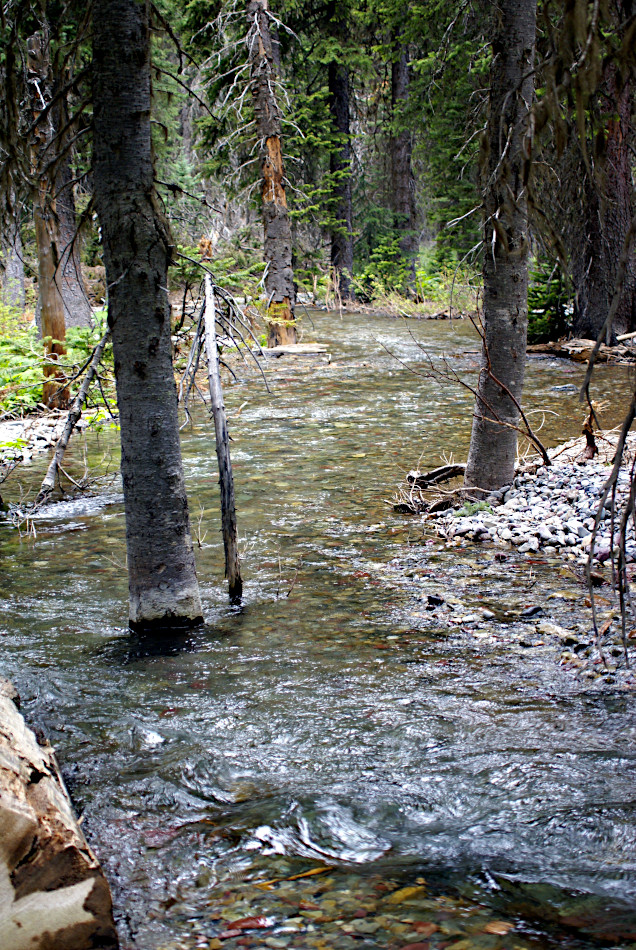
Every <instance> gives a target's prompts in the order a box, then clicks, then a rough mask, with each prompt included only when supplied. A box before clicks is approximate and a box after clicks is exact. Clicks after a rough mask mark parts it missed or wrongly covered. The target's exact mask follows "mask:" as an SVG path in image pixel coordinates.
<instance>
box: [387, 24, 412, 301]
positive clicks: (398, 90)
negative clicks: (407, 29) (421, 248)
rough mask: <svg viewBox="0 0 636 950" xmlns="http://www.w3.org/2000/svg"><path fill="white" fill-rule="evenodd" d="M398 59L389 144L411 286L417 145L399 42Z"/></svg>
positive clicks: (398, 225)
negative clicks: (409, 122)
mask: <svg viewBox="0 0 636 950" xmlns="http://www.w3.org/2000/svg"><path fill="white" fill-rule="evenodd" d="M395 57H396V58H395V59H394V60H393V62H392V63H391V114H392V121H393V131H392V135H391V139H390V143H389V151H390V158H391V198H392V205H393V226H394V228H395V230H396V231H397V232H398V234H399V235H400V253H401V256H402V259H403V261H404V262H405V265H406V273H407V283H408V285H409V286H413V285H414V284H415V255H416V253H417V235H416V232H415V191H414V186H415V182H414V178H413V171H412V169H411V155H412V152H413V142H412V138H411V133H410V132H409V130H408V129H405V128H404V126H403V123H404V111H405V108H406V106H407V104H408V98H409V56H408V49H407V48H406V46H404V45H403V44H402V43H400V42H399V41H398V43H397V45H396V54H395Z"/></svg>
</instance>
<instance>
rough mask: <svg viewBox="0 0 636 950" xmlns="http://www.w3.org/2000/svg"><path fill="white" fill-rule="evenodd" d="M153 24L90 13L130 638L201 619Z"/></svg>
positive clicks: (129, 5) (106, 9)
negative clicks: (154, 112)
mask: <svg viewBox="0 0 636 950" xmlns="http://www.w3.org/2000/svg"><path fill="white" fill-rule="evenodd" d="M149 15H150V2H149V0H141V2H140V0H94V4H93V108H94V187H95V203H96V207H97V212H98V215H99V220H100V225H101V229H102V240H103V247H104V262H105V265H106V278H107V283H108V322H109V326H110V327H111V330H112V338H113V352H114V359H115V375H116V381H117V403H118V407H119V414H120V425H121V447H122V460H121V470H122V478H123V485H124V503H125V510H126V544H127V550H128V578H129V591H130V624H131V626H132V627H134V628H137V629H154V628H162V627H166V626H192V625H194V624H197V623H199V622H200V621H201V619H202V616H201V601H200V598H199V588H198V584H197V578H196V573H195V565H194V554H193V549H192V541H191V537H190V526H189V519H188V503H187V498H186V492H185V485H184V478H183V467H182V463H181V449H180V444H179V423H178V416H177V394H176V387H175V381H174V373H173V368H172V351H171V340H170V305H169V302H168V295H167V289H166V288H167V270H168V263H169V260H170V255H171V244H172V242H171V237H170V233H169V230H168V225H167V222H166V221H165V219H164V218H163V216H162V214H161V212H160V210H159V205H158V201H157V196H156V193H155V188H154V169H153V160H152V149H151V135H150V101H151V84H150V23H149Z"/></svg>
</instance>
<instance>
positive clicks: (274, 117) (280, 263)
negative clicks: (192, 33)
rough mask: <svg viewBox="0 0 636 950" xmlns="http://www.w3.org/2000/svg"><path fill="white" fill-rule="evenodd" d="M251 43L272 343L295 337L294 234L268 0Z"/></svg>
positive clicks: (252, 5) (251, 18)
mask: <svg viewBox="0 0 636 950" xmlns="http://www.w3.org/2000/svg"><path fill="white" fill-rule="evenodd" d="M247 18H248V25H249V29H248V34H247V48H248V51H249V60H250V80H251V83H252V98H253V101H254V115H255V119H256V128H257V134H258V138H259V141H260V143H261V172H262V176H263V188H262V198H263V232H264V234H263V238H264V258H265V264H266V266H267V272H266V276H265V290H266V293H267V319H268V334H267V336H268V339H267V343H268V346H281V345H286V344H289V343H295V342H296V340H297V335H296V322H295V316H294V308H295V303H296V294H295V290H294V270H293V266H292V239H291V227H290V223H289V212H288V210H287V196H286V194H285V169H284V166H283V153H282V144H281V114H280V109H279V108H278V102H277V101H276V92H275V89H276V81H277V76H276V68H275V61H274V50H273V46H272V36H271V31H270V25H269V15H268V4H267V0H248V3H247Z"/></svg>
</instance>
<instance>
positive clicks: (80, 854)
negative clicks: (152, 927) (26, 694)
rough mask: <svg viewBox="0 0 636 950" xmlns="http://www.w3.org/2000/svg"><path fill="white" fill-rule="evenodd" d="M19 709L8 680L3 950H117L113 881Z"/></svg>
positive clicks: (2, 761)
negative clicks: (80, 826) (105, 870)
mask: <svg viewBox="0 0 636 950" xmlns="http://www.w3.org/2000/svg"><path fill="white" fill-rule="evenodd" d="M18 703H19V700H18V697H17V693H16V692H15V690H13V688H12V687H11V685H10V684H9V683H8V682H7V681H6V680H0V946H1V947H2V948H3V950H53V948H59V950H62V948H64V950H90V948H91V947H94V948H98V947H100V948H102V950H116V948H117V947H118V946H119V943H118V940H117V933H116V931H115V925H114V922H113V916H112V903H111V897H110V890H109V888H108V883H107V881H106V879H105V877H104V874H103V872H102V870H101V868H100V866H99V863H98V861H97V859H96V857H95V855H94V854H93V852H92V851H91V849H90V848H89V847H88V844H87V843H86V840H85V838H84V836H83V834H82V832H81V831H80V829H79V826H78V823H77V819H76V817H75V815H74V813H73V808H72V805H71V802H70V800H69V797H68V793H67V791H66V788H65V787H64V783H63V781H62V778H61V776H60V773H59V769H58V767H57V762H56V761H55V754H54V752H53V749H52V748H51V746H50V745H49V744H48V743H46V742H44V743H41V744H38V742H37V741H36V738H35V736H34V734H33V733H32V732H31V730H30V729H28V728H27V727H26V725H25V722H24V719H23V718H22V716H21V715H20V713H19V712H18Z"/></svg>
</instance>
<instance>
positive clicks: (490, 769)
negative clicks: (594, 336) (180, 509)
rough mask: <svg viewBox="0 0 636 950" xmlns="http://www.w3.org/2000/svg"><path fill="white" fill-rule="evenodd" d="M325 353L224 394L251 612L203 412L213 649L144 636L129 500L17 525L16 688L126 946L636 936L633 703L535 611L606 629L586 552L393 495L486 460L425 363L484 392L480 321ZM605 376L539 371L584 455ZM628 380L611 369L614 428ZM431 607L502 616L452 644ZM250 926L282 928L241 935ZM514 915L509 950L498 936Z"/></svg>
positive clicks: (205, 577) (556, 434)
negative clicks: (569, 658) (237, 578)
mask: <svg viewBox="0 0 636 950" xmlns="http://www.w3.org/2000/svg"><path fill="white" fill-rule="evenodd" d="M306 333H307V336H308V337H311V338H313V339H318V340H320V341H322V342H326V343H328V345H329V348H330V353H331V362H330V363H327V362H326V361H325V360H322V359H321V358H319V357H314V358H305V359H303V360H296V359H294V358H282V359H280V360H278V361H272V363H271V364H270V366H271V369H270V377H271V385H272V389H273V394H272V395H269V394H268V393H267V392H266V390H265V389H264V387H263V386H262V385H261V384H260V383H259V382H258V380H257V379H256V377H254V376H252V377H250V379H249V381H248V382H246V383H244V384H239V385H233V386H230V387H229V388H228V390H227V393H226V402H227V405H228V411H229V416H230V423H231V432H232V436H233V439H234V441H233V445H232V453H233V463H234V469H235V481H236V488H237V508H238V518H239V529H240V532H241V537H242V551H243V561H242V563H243V572H244V579H245V582H246V588H245V607H244V609H243V610H242V611H240V612H237V611H234V610H231V609H230V608H228V607H227V606H226V593H225V587H224V582H223V576H222V575H223V566H222V547H221V542H220V534H219V516H218V513H217V506H218V489H217V487H216V478H217V476H216V461H215V452H214V441H213V436H212V434H211V431H212V430H211V427H210V424H209V423H208V421H207V419H206V415H205V413H204V411H203V410H201V411H199V412H198V413H195V424H194V426H193V427H192V428H190V429H187V430H185V431H184V440H183V448H184V460H185V467H186V476H187V480H188V491H189V497H190V509H191V517H192V522H193V531H194V533H195V535H196V536H197V538H198V543H197V558H198V573H199V579H200V583H201V591H202V597H203V603H204V612H205V616H206V620H207V626H206V627H204V628H202V629H200V630H197V631H195V632H194V633H192V634H191V635H188V636H187V637H183V639H182V640H180V641H179V642H176V641H175V642H173V643H172V644H171V645H170V648H168V646H166V645H164V648H163V649H154V648H151V647H152V645H150V644H148V643H146V642H144V641H143V640H140V639H139V638H135V637H133V636H131V634H130V633H129V631H128V629H127V623H126V621H127V609H126V598H127V589H126V575H125V548H124V519H123V510H122V504H121V496H120V495H119V494H117V486H116V485H115V487H114V488H111V489H108V490H105V491H104V492H103V493H102V494H97V495H96V496H94V497H92V498H87V499H81V498H80V499H78V500H75V501H69V502H62V503H59V504H56V505H53V506H51V507H49V508H48V509H46V511H44V512H43V513H42V514H41V515H40V516H38V518H37V519H36V521H35V523H34V527H35V531H36V537H34V536H33V534H32V533H24V532H23V534H22V537H19V536H18V534H17V532H16V531H15V529H13V528H11V527H9V526H8V525H4V526H3V527H2V529H1V531H0V545H1V558H2V561H1V563H2V583H1V587H2V601H1V603H0V611H1V614H0V636H1V637H2V640H1V643H2V648H3V649H2V660H3V667H4V672H5V673H6V674H7V675H8V676H10V677H11V678H12V679H13V680H14V681H15V683H16V685H17V686H18V689H19V691H20V693H21V695H22V698H23V708H25V710H26V713H27V715H28V716H29V717H30V718H31V720H32V721H37V722H38V724H40V725H41V726H43V727H44V728H45V730H46V731H47V732H48V734H49V736H50V738H51V740H52V741H53V743H54V744H55V746H56V748H57V751H58V757H59V759H60V761H61V763H62V765H63V770H64V774H65V776H66V778H67V780H68V783H69V786H70V788H71V791H72V794H73V797H74V799H75V802H76V804H77V805H78V807H79V808H80V809H81V810H82V812H83V813H84V815H85V825H84V827H85V828H86V831H87V834H88V836H89V839H90V841H91V843H92V844H93V846H94V848H95V849H96V851H97V853H98V855H99V856H100V858H101V860H102V862H103V865H104V868H105V870H106V872H107V874H108V875H109V877H110V879H111V881H112V883H113V889H114V894H115V901H116V909H117V915H118V921H119V925H120V931H121V934H122V941H123V944H124V946H126V947H131V948H132V947H134V948H136V950H154V948H159V947H172V946H174V947H177V946H179V947H181V946H183V947H195V946H197V947H199V946H200V947H207V946H210V947H214V946H221V945H223V946H227V947H228V948H234V947H236V946H239V945H240V946H255V947H256V946H258V947H261V946H269V947H276V946H279V947H284V946H287V945H288V944H289V945H293V946H297V947H310V946H311V947H313V946H317V947H321V946H322V947H332V946H333V947H339V948H340V947H341V948H346V947H350V946H364V947H367V946H368V947H376V946H377V947H396V948H398V947H401V946H403V945H405V944H408V943H409V940H410V942H413V940H411V938H409V937H408V934H409V933H410V932H411V931H412V930H413V927H414V926H415V924H414V923H413V921H414V920H421V919H423V918H424V917H426V916H427V915H428V918H427V919H428V920H429V921H434V922H436V923H434V927H435V930H436V932H435V933H434V935H433V936H432V937H431V938H430V939H431V947H437V946H440V947H444V946H450V945H452V946H456V947H457V950H465V948H469V947H473V946H475V947H477V946H483V947H490V948H497V947H502V948H505V947H527V946H540V947H555V946H572V947H591V946H597V945H599V943H600V944H603V943H605V944H608V943H609V944H611V945H615V946H632V943H631V942H630V941H634V940H636V914H634V913H633V909H634V907H635V906H636V815H635V809H634V806H635V802H636V799H635V798H634V772H635V769H634V766H635V761H634V742H633V740H634V732H635V723H636V720H635V718H634V696H633V693H632V692H629V691H626V690H618V689H616V690H612V689H611V688H608V687H607V686H601V685H599V683H598V682H596V681H590V682H589V684H587V685H586V684H582V682H581V681H580V680H579V679H576V678H575V677H573V676H572V674H571V673H569V672H568V671H566V670H564V669H563V668H562V667H561V666H560V665H559V663H558V655H557V654H555V653H554V650H553V648H552V647H551V646H550V645H549V644H545V643H543V642H542V641H541V640H540V639H539V640H537V639H536V635H535V631H534V628H533V627H531V625H529V624H528V623H522V622H521V621H520V620H519V619H518V615H519V611H520V610H521V609H523V608H524V607H527V606H528V605H532V604H539V605H544V606H546V605H549V606H548V607H546V610H548V612H549V614H550V616H551V617H552V618H553V619H556V620H558V621H559V622H565V623H566V625H567V622H568V620H570V621H572V618H575V619H576V621H577V622H578V623H579V625H582V626H583V627H584V626H585V625H586V624H588V625H589V614H588V611H587V608H586V607H585V603H584V602H585V598H586V591H585V590H584V588H583V587H582V585H580V584H579V583H578V582H577V581H576V580H575V578H574V577H573V575H572V574H571V572H570V573H568V572H564V571H562V570H560V569H559V565H558V563H557V562H553V563H546V562H545V561H539V562H537V561H536V559H535V561H534V562H532V561H531V560H528V559H526V558H524V557H523V556H518V555H515V554H510V555H509V556H507V559H506V562H505V564H502V562H501V560H500V559H497V557H496V554H497V552H496V550H495V549H494V548H492V547H490V546H484V547H483V548H475V547H473V548H471V547H470V546H468V547H466V548H465V549H459V548H454V549H452V550H446V549H444V548H443V547H442V545H441V544H440V543H439V542H437V541H436V540H434V539H433V538H432V537H431V535H430V532H428V531H427V529H426V527H425V526H424V525H423V523H422V522H421V521H420V520H419V519H413V518H408V517H405V516H401V515H395V514H393V512H392V510H391V507H390V505H389V504H388V503H387V502H390V501H391V498H392V495H393V492H394V490H395V488H396V487H397V485H398V484H399V482H400V480H401V478H402V477H403V474H404V473H405V472H406V471H408V469H409V468H412V467H416V466H418V464H419V467H421V468H426V467H427V466H428V467H432V466H433V465H435V464H437V463H438V461H439V458H440V455H441V454H442V453H445V454H446V456H449V455H450V454H451V453H454V456H455V458H456V459H463V458H465V455H466V450H467V444H468V439H469V435H470V412H471V407H472V396H471V394H470V393H469V392H467V391H466V390H462V389H461V388H458V387H456V386H444V385H442V384H441V383H440V382H438V381H435V380H433V379H431V378H430V375H429V374H428V371H427V367H428V360H429V358H430V357H434V358H439V357H440V356H442V355H443V354H446V355H447V357H448V360H449V364H448V365H449V366H452V367H453V368H454V369H456V370H458V371H460V372H462V373H463V372H468V373H470V372H471V371H473V378H474V369H475V366H476V365H477V344H476V342H475V338H474V333H473V331H472V330H471V328H470V327H467V326H466V325H465V324H463V323H458V322H454V323H453V324H449V323H443V322H426V323H421V324H419V323H414V322H411V323H409V325H408V327H407V326H406V325H405V324H403V323H401V322H396V321H392V320H389V319H387V318H382V317H374V318H370V317H361V316H354V315H344V316H343V317H340V316H339V315H338V314H333V313H331V314H324V313H322V314H318V313H316V314H312V315H311V318H309V319H308V321H307V329H306ZM413 336H415V337H416V338H417V339H418V340H420V341H421V345H420V347H418V346H416V344H415V343H414V340H413ZM582 375H583V370H582V369H581V367H580V366H577V365H575V364H570V363H566V362H563V361H558V360H551V359H531V360H530V361H529V365H528V376H527V396H526V404H527V406H528V409H529V410H531V411H532V416H531V418H532V420H533V421H534V422H535V423H536V424H537V426H538V425H539V424H540V423H541V422H543V428H542V436H543V438H544V440H545V441H546V443H547V444H555V443H557V442H559V441H561V440H562V439H564V438H568V437H571V436H573V435H578V434H579V432H580V426H581V422H582V419H583V410H582V407H581V405H580V403H579V401H578V394H577V386H578V385H579V384H580V381H581V379H582ZM630 386H631V381H630V379H629V378H628V374H627V371H626V370H624V369H622V368H620V367H619V368H611V369H610V368H607V367H600V368H599V369H598V371H597V374H596V382H595V390H594V395H595V398H597V399H598V401H599V403H602V404H604V405H605V409H604V413H605V414H604V419H605V421H606V424H608V425H610V424H616V423H617V422H618V421H619V420H620V416H621V412H622V410H623V407H624V406H625V405H626V400H627V398H628V396H629V392H630ZM544 409H547V410H549V412H548V413H547V414H543V413H542V410H544ZM85 456H86V458H87V459H88V462H89V463H90V464H91V465H97V464H98V463H99V464H100V465H101V466H102V467H103V466H104V464H105V460H107V459H108V458H109V457H110V456H112V460H111V467H115V468H116V459H117V434H116V433H114V432H111V431H109V430H104V431H102V432H101V433H99V434H93V435H90V436H89V438H88V441H87V443H86V445H85V446H82V445H80V444H78V445H77V446H75V448H74V449H73V458H72V459H71V460H70V462H69V464H70V465H71V467H72V470H74V471H79V470H81V468H82V467H83V465H84V457H85ZM44 464H45V463H44V461H42V463H41V464H38V465H36V466H34V467H33V468H32V469H30V470H27V471H26V473H25V471H22V472H20V473H19V475H18V478H19V482H20V483H21V484H20V485H18V481H17V480H16V476H13V478H12V480H11V481H10V482H9V483H7V484H5V486H3V495H5V498H13V499H15V498H17V496H18V492H19V491H27V490H28V489H29V488H32V487H33V486H36V485H37V483H38V476H39V477H40V478H41V475H42V471H43V467H44ZM430 593H442V594H443V595H444V596H445V597H450V598H452V597H453V596H455V597H456V598H459V599H460V600H461V602H462V603H463V604H464V605H465V606H466V608H467V609H470V608H471V607H475V606H477V605H482V606H486V605H487V606H489V607H491V608H492V609H493V611H494V612H496V613H497V617H498V619H497V620H493V621H492V622H491V623H490V624H486V625H481V626H480V625H478V627H477V629H474V630H467V629H466V628H465V627H463V626H461V625H457V624H455V625H450V624H440V623H439V622H437V621H434V620H433V619H432V615H431V613H430V612H429V611H427V610H426V602H427V595H428V594H430ZM515 618H517V619H515ZM529 627H530V628H531V629H529ZM533 637H534V639H533ZM524 638H525V639H524ZM308 871H316V872H322V873H317V874H316V875H307V876H305V877H297V876H298V875H303V874H306V872H308ZM325 875H327V876H325ZM294 877H296V878H297V880H296V881H290V878H294ZM268 880H270V882H271V881H272V880H273V881H275V882H277V883H274V884H273V883H270V884H266V883H264V882H266V881H268ZM424 882H426V883H424ZM408 887H412V888H413V890H412V891H409V890H405V888H408ZM396 888H398V890H397V891H396V890H395V889H396ZM391 894H393V897H394V898H395V899H394V900H393V899H392V898H391V897H390V896H389V897H387V896H386V895H391ZM285 895H287V896H285ZM382 895H384V896H382ZM423 895H424V896H423ZM383 900H384V904H382V901H383ZM303 901H305V903H304V904H303ZM311 901H314V902H317V903H311ZM378 901H379V903H378ZM285 902H287V904H285ZM294 902H295V904H294ZM307 902H309V903H307ZM347 902H349V903H347ZM356 902H357V906H358V909H359V914H358V916H357V917H356V916H355V914H354V910H353V908H354V906H356ZM387 902H388V903H387ZM292 904H294V906H295V908H296V914H298V913H300V916H295V917H293V918H292V920H291V923H290V920H289V919H288V920H287V922H286V924H285V920H284V919H283V918H284V917H285V914H284V913H283V912H282V910H281V908H284V907H285V906H287V905H290V906H291V905H292ZM299 907H300V911H299V910H298V908H299ZM360 907H362V908H363V909H362V910H360ZM405 907H406V910H405ZM219 908H225V912H223V913H221V912H220V911H219ZM312 908H313V909H312ZM387 908H388V909H387ZM380 911H381V912H382V915H383V916H378V917H377V919H376V918H375V917H373V914H374V913H375V914H379V913H380ZM398 911H400V913H401V915H402V916H401V918H400V913H398ZM250 913H262V914H265V915H267V914H271V915H272V916H271V917H270V918H268V920H267V921H266V923H267V925H268V929H267V930H266V932H265V930H264V935H263V936H262V937H261V938H259V937H258V935H257V936H254V934H253V932H252V931H250V930H249V928H248V929H246V930H245V933H246V934H247V936H244V935H243V931H242V930H241V931H240V933H238V934H237V933H235V934H234V936H233V937H232V936H223V933H224V931H223V927H227V926H228V924H227V921H231V920H236V919H237V918H239V917H245V916H248V915H249V914H250ZM290 914H291V911H289V909H288V911H287V914H286V916H287V917H288V918H289V916H290ZM303 914H304V915H305V916H304V917H303ZM347 914H348V916H347ZM409 914H410V916H409ZM312 915H313V917H312ZM365 915H367V916H366V918H365ZM369 915H371V916H369ZM475 915H476V917H475ZM484 915H485V916H484ZM502 915H503V916H504V917H505V919H506V920H508V921H512V922H514V923H515V928H516V929H515V930H514V931H511V933H510V934H509V935H508V936H505V935H504V934H505V930H506V928H505V927H504V928H503V932H502V934H500V935H497V934H498V932H497V929H496V927H494V930H493V928H492V927H491V929H490V930H488V927H487V926H486V927H485V928H484V926H483V924H484V921H488V920H489V921H492V918H493V916H494V917H495V918H497V917H498V918H501V917H502ZM352 920H353V923H351V921H352ZM475 920H477V924H475ZM223 921H225V923H224V922H223ZM299 921H300V923H299ZM307 921H309V924H308V928H309V929H307V927H306V926H305V925H306V924H307ZM343 921H344V922H343ZM361 921H362V923H361ZM369 921H371V923H369ZM378 921H379V923H377V922H378ZM440 921H441V923H440ZM376 923H377V926H376ZM363 924H365V926H363ZM419 926H420V930H419V933H425V934H426V933H427V931H426V926H428V925H426V924H422V923H421V924H420V925H419ZM365 927H366V929H365ZM356 928H357V929H356ZM374 928H375V929H374ZM409 928H410V930H409ZM471 928H472V929H471ZM239 930H240V928H239ZM429 931H430V927H429ZM226 932H227V931H226ZM413 932H414V933H415V937H414V938H413V939H417V932H415V931H413ZM430 932H431V933H432V931H430ZM513 934H514V935H515V936H514V940H512V939H511V938H512V936H513ZM219 935H221V936H220V937H219ZM239 939H240V940H243V943H242V944H239V943H237V942H236V941H237V940H239ZM427 939H428V938H427ZM215 941H216V942H215ZM250 941H251V942H250ZM321 941H322V942H321ZM400 941H401V942H400ZM453 941H455V942H454V943H453Z"/></svg>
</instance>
